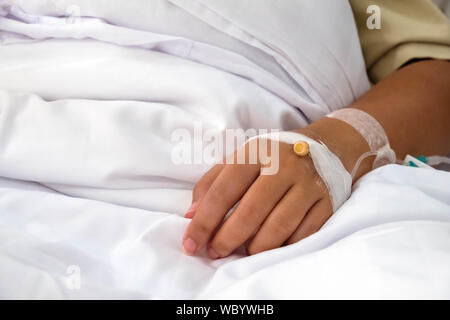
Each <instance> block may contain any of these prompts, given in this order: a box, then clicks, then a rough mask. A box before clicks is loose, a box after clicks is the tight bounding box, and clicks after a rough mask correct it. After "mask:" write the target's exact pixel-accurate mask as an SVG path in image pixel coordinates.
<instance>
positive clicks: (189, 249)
mask: <svg viewBox="0 0 450 320" xmlns="http://www.w3.org/2000/svg"><path fill="white" fill-rule="evenodd" d="M183 248H184V252H186V254H188V255H192V254H194V252H195V249H197V244H196V243H195V241H194V240H192V239H191V238H187V239H186V240H184V242H183Z"/></svg>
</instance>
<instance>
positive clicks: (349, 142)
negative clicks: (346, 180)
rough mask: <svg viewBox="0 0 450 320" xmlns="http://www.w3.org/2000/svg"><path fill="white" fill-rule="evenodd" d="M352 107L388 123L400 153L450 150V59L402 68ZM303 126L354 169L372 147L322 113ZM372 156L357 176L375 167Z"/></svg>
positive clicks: (400, 157) (344, 126)
mask: <svg viewBox="0 0 450 320" xmlns="http://www.w3.org/2000/svg"><path fill="white" fill-rule="evenodd" d="M349 107H351V108H357V109H361V110H363V111H365V112H367V113H368V114H370V115H372V116H373V117H374V118H375V119H376V120H377V121H378V122H379V123H380V124H381V125H382V126H383V128H384V130H385V132H386V134H387V136H388V138H389V142H390V144H391V147H392V149H394V151H395V153H396V155H397V158H399V159H403V158H404V157H405V155H406V154H411V155H446V154H448V153H449V152H450V62H447V61H437V60H428V61H421V62H417V63H414V64H412V65H409V66H407V67H405V68H403V69H400V70H399V71H397V72H395V73H394V74H392V75H391V76H389V77H387V78H386V79H384V80H382V81H380V82H379V83H378V84H377V85H376V86H374V87H373V88H371V90H369V91H368V92H367V93H366V94H364V95H363V96H362V97H361V98H359V99H358V100H356V101H355V102H354V103H353V104H351V105H350V106H349ZM299 131H300V132H304V133H306V134H310V135H315V138H318V139H321V140H323V141H324V142H325V143H326V144H327V143H328V144H329V148H330V149H331V150H332V151H333V152H335V153H336V154H337V155H338V156H339V157H340V158H341V160H342V161H343V164H344V166H345V167H346V169H347V170H349V171H351V169H352V168H353V165H354V164H355V163H356V161H357V159H358V158H359V156H360V155H361V154H362V153H364V152H366V151H368V150H369V146H368V145H367V143H366V142H365V140H364V139H363V138H362V136H360V135H359V134H357V132H356V130H354V129H353V128H352V127H350V126H349V125H347V124H345V123H343V122H341V121H339V120H335V119H328V118H322V119H320V120H318V121H316V122H314V123H312V124H311V125H310V126H308V127H306V128H304V129H301V130H299ZM336 133H339V134H336ZM372 161H373V157H371V158H369V159H367V160H366V161H364V162H363V163H362V165H361V167H360V170H358V173H357V175H356V178H358V177H360V176H361V175H363V174H364V173H366V172H368V171H370V169H371V166H372Z"/></svg>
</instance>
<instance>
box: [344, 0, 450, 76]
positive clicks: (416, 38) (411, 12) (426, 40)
mask: <svg viewBox="0 0 450 320" xmlns="http://www.w3.org/2000/svg"><path fill="white" fill-rule="evenodd" d="M350 4H351V6H352V9H353V14H354V16H355V20H356V24H357V27H358V33H359V37H360V40H361V46H362V50H363V54H364V59H365V61H366V66H367V72H368V74H369V78H370V80H371V81H372V82H377V81H379V80H381V79H382V78H383V77H385V76H387V75H388V74H389V73H391V72H393V71H395V70H396V69H398V68H400V67H401V66H402V65H403V64H405V63H406V62H408V61H410V60H412V59H420V58H435V59H446V60H450V22H449V20H448V19H447V17H446V16H445V15H444V14H443V13H442V12H441V11H440V10H439V8H438V7H437V6H436V5H435V4H434V3H433V2H432V1H431V0H350ZM369 5H378V6H379V7H380V17H381V29H373V30H370V29H369V28H368V27H367V19H368V18H369V16H370V15H371V13H367V8H368V7H369Z"/></svg>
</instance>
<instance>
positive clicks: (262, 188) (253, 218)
mask: <svg viewBox="0 0 450 320" xmlns="http://www.w3.org/2000/svg"><path fill="white" fill-rule="evenodd" d="M288 181H289V179H287V178H286V177H285V178H284V179H283V177H280V176H279V175H272V176H266V175H261V176H259V177H258V179H256V181H255V182H254V183H253V185H252V186H251V187H250V189H249V190H248V191H247V192H246V193H245V195H244V196H243V198H242V200H241V202H240V203H239V205H238V206H237V208H236V210H235V211H234V212H233V214H232V215H231V216H230V217H229V218H228V220H226V221H225V223H224V224H223V226H222V227H221V228H220V229H219V230H218V231H217V233H216V235H215V236H214V238H213V239H212V240H211V243H210V246H209V249H208V255H209V256H210V257H211V258H213V259H215V258H219V257H226V256H228V255H229V254H231V253H232V252H233V251H234V250H235V249H236V248H238V247H239V246H240V245H241V244H243V243H244V242H245V241H246V240H248V239H249V238H250V237H251V236H252V235H253V234H254V233H255V231H256V230H257V229H258V228H259V226H260V225H261V224H262V223H263V221H264V219H265V218H266V217H267V216H268V215H269V213H270V212H271V211H272V209H273V208H274V207H275V206H276V205H277V203H278V202H279V200H280V199H281V198H282V197H283V196H284V194H285V193H286V192H287V191H288V190H289V188H290V187H291V186H292V183H289V182H288Z"/></svg>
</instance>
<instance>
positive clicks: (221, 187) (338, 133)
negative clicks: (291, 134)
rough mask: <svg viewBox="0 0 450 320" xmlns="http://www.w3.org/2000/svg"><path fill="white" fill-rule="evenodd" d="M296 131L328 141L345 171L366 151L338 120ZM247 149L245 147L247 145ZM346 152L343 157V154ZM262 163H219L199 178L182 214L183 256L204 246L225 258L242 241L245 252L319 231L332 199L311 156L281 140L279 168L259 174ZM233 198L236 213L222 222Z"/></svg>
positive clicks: (289, 241)
mask: <svg viewBox="0 0 450 320" xmlns="http://www.w3.org/2000/svg"><path fill="white" fill-rule="evenodd" d="M342 126H343V127H342ZM333 128H334V130H333ZM299 132H301V133H304V134H306V135H308V136H310V137H312V138H316V139H317V138H318V137H320V138H321V140H323V141H324V142H325V143H326V144H327V141H329V142H330V144H329V145H328V147H329V148H330V149H331V150H332V151H333V152H335V153H336V155H337V156H339V157H340V158H341V160H342V162H343V164H344V166H345V167H346V168H347V170H349V168H348V167H349V166H351V164H352V163H354V162H355V161H356V159H357V157H359V155H360V154H362V153H364V152H365V151H367V150H368V146H367V144H365V141H364V140H363V138H362V137H361V136H359V133H357V132H356V131H354V130H353V128H351V127H349V126H348V125H346V124H344V123H340V121H337V120H332V119H322V120H320V121H318V122H317V123H315V124H313V125H310V126H308V127H307V128H305V129H303V130H299ZM349 135H350V136H349ZM327 136H329V137H333V138H332V139H327V138H326V137H327ZM347 141H348V142H349V143H351V144H352V143H353V145H352V148H348V147H346V146H345V144H344V145H343V143H342V142H347ZM341 145H342V146H341ZM246 147H247V151H248V150H249V148H248V144H247V145H246ZM336 149H337V150H339V152H337V151H336ZM350 150H351V151H350ZM347 151H349V152H348V155H347V156H345V157H343V158H344V159H343V158H342V157H341V155H342V154H347ZM355 158H356V159H355ZM262 167H263V165H261V164H260V163H259V162H258V164H218V165H216V166H214V167H213V168H212V169H211V170H209V171H208V172H207V173H206V174H205V175H204V176H203V177H202V178H201V179H200V181H199V182H198V183H197V184H196V186H195V188H194V194H193V205H192V206H191V208H190V209H189V211H188V213H187V214H186V217H187V218H193V219H192V221H191V223H190V224H189V226H188V228H187V231H186V233H185V235H184V237H183V246H184V250H185V252H186V253H187V254H196V253H198V252H199V251H200V250H202V249H203V248H204V247H205V246H207V252H208V255H209V256H210V257H211V258H213V259H216V258H219V257H226V256H228V255H229V254H231V253H232V252H233V251H234V250H235V249H237V248H238V247H239V246H241V245H242V244H244V243H246V244H247V250H248V253H249V254H256V253H259V252H262V251H265V250H270V249H274V248H278V247H280V246H282V245H287V244H292V243H295V242H297V241H299V240H301V239H303V238H305V237H307V236H309V235H311V234H313V233H314V232H316V231H318V230H319V229H320V227H321V226H322V225H323V224H324V223H325V222H326V221H327V220H328V218H329V217H330V216H331V214H332V205H331V201H330V197H329V194H328V190H327V187H326V186H325V184H324V183H323V181H322V180H321V178H320V176H319V175H318V174H317V172H316V170H315V168H314V165H313V163H312V160H311V158H310V156H305V157H299V156H297V155H296V154H295V153H294V152H293V150H292V145H288V144H285V143H280V145H279V170H278V172H277V173H276V174H274V175H261V174H260V170H261V168H262ZM350 169H351V168H350ZM237 202H239V204H238V206H237V207H236V209H235V211H234V212H233V213H232V214H231V216H230V217H229V218H228V219H226V220H225V221H223V220H224V217H225V215H226V214H227V213H228V211H229V210H230V209H231V208H233V206H234V205H235V204H236V203H237Z"/></svg>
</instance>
